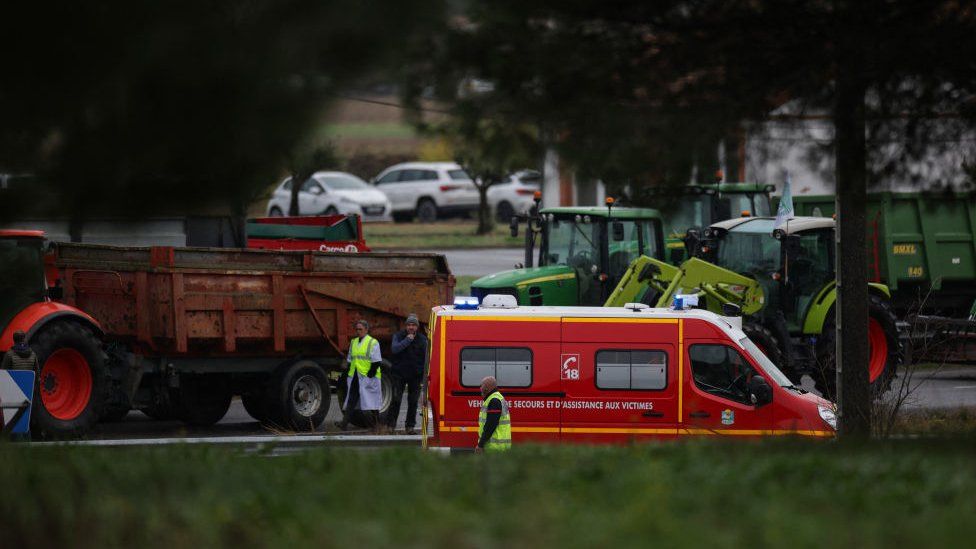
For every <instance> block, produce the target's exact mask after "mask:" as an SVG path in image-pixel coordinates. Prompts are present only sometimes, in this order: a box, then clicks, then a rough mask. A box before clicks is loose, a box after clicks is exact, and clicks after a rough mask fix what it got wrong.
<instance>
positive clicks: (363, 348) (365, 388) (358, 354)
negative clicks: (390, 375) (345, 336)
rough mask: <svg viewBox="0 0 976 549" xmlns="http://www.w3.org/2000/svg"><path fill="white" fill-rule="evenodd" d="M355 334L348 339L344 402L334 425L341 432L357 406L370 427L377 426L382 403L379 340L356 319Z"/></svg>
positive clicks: (367, 324)
mask: <svg viewBox="0 0 976 549" xmlns="http://www.w3.org/2000/svg"><path fill="white" fill-rule="evenodd" d="M356 336H357V337H354V338H353V339H352V341H350V342H349V355H348V356H347V357H346V361H347V362H348V363H349V371H347V372H346V389H347V390H346V401H345V403H343V406H342V421H337V422H336V426H337V427H339V428H340V429H342V430H343V431H345V430H346V428H347V427H348V426H349V416H350V415H351V414H352V412H353V410H356V409H357V407H358V408H359V409H360V410H362V411H363V412H364V413H365V415H366V418H367V420H368V421H369V427H372V428H373V429H379V427H380V422H379V414H380V407H381V406H382V405H383V384H382V382H381V380H380V378H381V377H382V373H383V372H382V370H381V368H380V367H381V365H382V364H381V361H382V360H383V357H382V356H380V342H379V341H376V340H375V339H373V337H372V336H370V335H369V323H368V322H366V321H365V320H362V319H360V320H357V321H356Z"/></svg>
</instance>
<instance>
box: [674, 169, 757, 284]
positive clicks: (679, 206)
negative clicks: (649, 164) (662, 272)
mask: <svg viewBox="0 0 976 549" xmlns="http://www.w3.org/2000/svg"><path fill="white" fill-rule="evenodd" d="M774 189H775V188H774V187H773V186H772V185H764V184H760V183H721V182H718V183H713V184H709V185H688V186H687V187H686V188H685V193H684V196H682V197H681V199H680V200H679V201H678V202H677V203H676V204H675V205H674V207H673V208H669V209H668V212H669V213H668V214H667V215H665V217H664V220H663V222H664V231H665V240H666V246H667V249H668V252H667V254H666V257H665V259H666V261H668V262H669V263H671V264H672V265H679V264H680V263H681V262H682V261H684V260H685V259H686V258H687V257H688V256H689V254H688V253H687V252H686V251H685V243H684V239H685V237H686V235H687V234H688V232H689V231H694V232H697V233H700V232H701V231H702V229H703V228H704V227H708V226H710V225H712V224H713V223H716V222H719V221H725V220H726V219H734V218H741V217H762V216H768V215H770V211H771V207H770V200H769V193H771V192H772V191H773V190H774Z"/></svg>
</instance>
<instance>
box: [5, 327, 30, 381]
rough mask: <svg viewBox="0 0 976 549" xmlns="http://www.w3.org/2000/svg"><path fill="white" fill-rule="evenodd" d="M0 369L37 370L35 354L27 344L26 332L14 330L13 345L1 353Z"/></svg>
mask: <svg viewBox="0 0 976 549" xmlns="http://www.w3.org/2000/svg"><path fill="white" fill-rule="evenodd" d="M0 369H3V370H33V371H35V372H36V371H37V355H36V354H34V351H33V350H31V348H30V346H29V345H27V334H25V333H24V332H22V331H21V330H17V331H16V332H14V346H13V347H11V348H10V350H9V351H7V354H5V355H3V363H2V364H0Z"/></svg>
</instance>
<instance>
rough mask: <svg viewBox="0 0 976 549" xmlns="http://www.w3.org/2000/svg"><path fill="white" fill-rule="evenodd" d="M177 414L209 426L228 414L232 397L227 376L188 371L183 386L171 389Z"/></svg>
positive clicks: (182, 378)
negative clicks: (195, 373)
mask: <svg viewBox="0 0 976 549" xmlns="http://www.w3.org/2000/svg"><path fill="white" fill-rule="evenodd" d="M172 391H173V394H172V401H173V403H174V411H175V412H176V417H177V418H179V419H180V420H181V421H183V422H184V423H187V424H189V425H193V426H196V427H209V426H210V425H213V424H214V423H217V422H218V421H220V420H221V419H223V417H224V416H225V415H226V414H227V410H228V409H229V408H230V401H231V399H232V398H233V396H234V395H233V393H232V392H231V389H230V385H229V384H228V380H227V379H225V377H224V376H212V375H206V374H203V375H186V376H182V377H181V378H180V386H179V388H177V389H172Z"/></svg>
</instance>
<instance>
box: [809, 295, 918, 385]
mask: <svg viewBox="0 0 976 549" xmlns="http://www.w3.org/2000/svg"><path fill="white" fill-rule="evenodd" d="M828 318H829V320H828V321H827V322H826V323H825V324H824V331H823V333H822V334H821V336H820V338H819V340H818V341H817V367H816V368H815V369H814V375H813V378H814V382H815V383H816V387H817V390H818V391H820V393H821V394H822V395H824V398H827V399H829V400H835V397H836V394H837V365H836V363H835V356H834V355H835V354H836V352H837V351H836V346H837V328H836V324H835V321H834V311H833V310H831V312H830V314H829V316H828ZM868 341H869V343H870V345H871V354H870V355H869V356H868V380H869V382H870V383H871V394H872V395H873V396H874V397H875V398H878V397H879V396H881V395H882V394H883V393H884V392H885V391H887V390H888V388H889V387H890V386H891V380H892V379H893V378H894V377H895V373H896V372H897V370H898V365H899V364H900V363H901V356H902V352H901V342H900V341H899V339H898V326H897V318H896V317H895V313H894V312H893V311H892V309H891V305H890V304H889V303H888V301H887V300H885V299H882V298H881V297H879V296H877V295H874V294H871V295H869V296H868Z"/></svg>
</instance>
